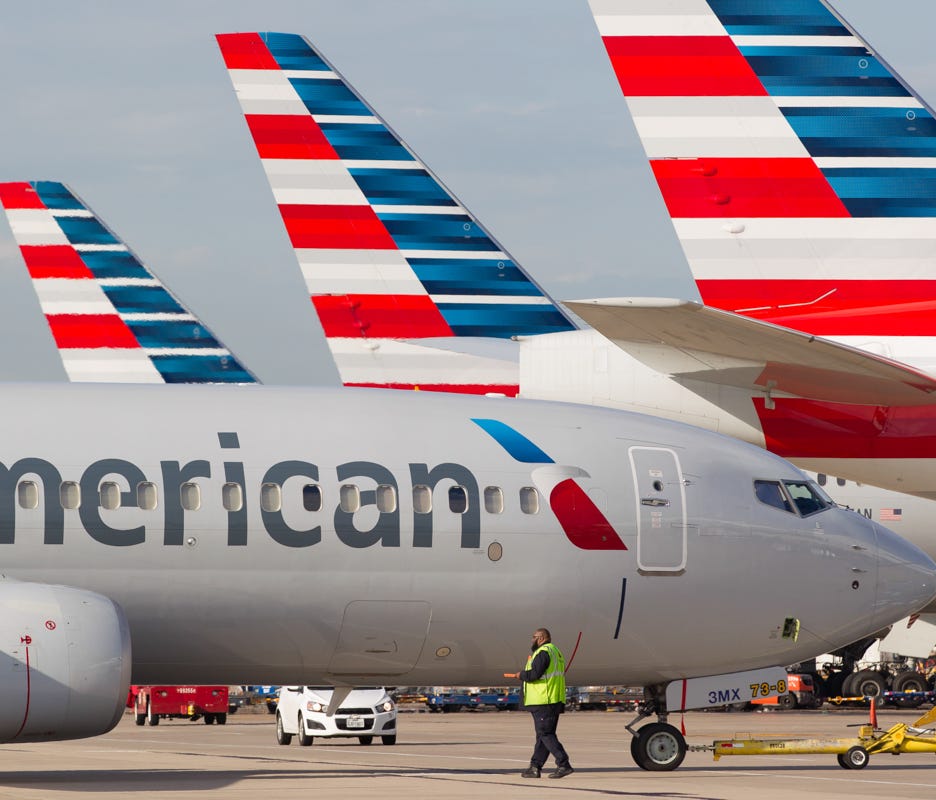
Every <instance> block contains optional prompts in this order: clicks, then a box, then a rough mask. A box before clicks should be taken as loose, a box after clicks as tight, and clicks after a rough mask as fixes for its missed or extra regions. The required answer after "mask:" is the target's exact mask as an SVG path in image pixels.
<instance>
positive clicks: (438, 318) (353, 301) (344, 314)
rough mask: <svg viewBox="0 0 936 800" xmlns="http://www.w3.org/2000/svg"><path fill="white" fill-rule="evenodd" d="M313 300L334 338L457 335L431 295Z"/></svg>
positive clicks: (335, 296)
mask: <svg viewBox="0 0 936 800" xmlns="http://www.w3.org/2000/svg"><path fill="white" fill-rule="evenodd" d="M312 303H313V305H314V306H315V310H316V312H317V313H318V317H319V321H320V322H321V323H322V328H323V330H324V331H325V336H326V337H327V338H329V339H331V338H355V339H357V338H364V337H367V338H374V339H424V338H426V337H430V336H454V334H453V333H452V329H451V328H450V327H449V326H448V323H447V322H446V321H445V318H444V317H443V316H442V313H441V312H440V311H439V309H438V307H437V306H436V304H435V303H434V302H433V301H432V299H431V298H430V297H429V296H428V295H424V294H415V295H383V294H352V295H315V296H313V297H312Z"/></svg>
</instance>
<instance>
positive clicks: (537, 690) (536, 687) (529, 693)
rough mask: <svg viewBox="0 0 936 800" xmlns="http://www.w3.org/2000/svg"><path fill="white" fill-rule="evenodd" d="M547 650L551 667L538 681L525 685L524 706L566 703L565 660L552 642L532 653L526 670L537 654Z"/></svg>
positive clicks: (547, 668)
mask: <svg viewBox="0 0 936 800" xmlns="http://www.w3.org/2000/svg"><path fill="white" fill-rule="evenodd" d="M543 650H545V651H546V652H547V653H549V666H548V667H546V672H544V673H543V677H541V678H540V679H539V680H538V681H527V682H525V683H524V684H523V705H525V706H545V705H549V704H550V703H564V702H565V699H566V685H565V659H564V658H563V657H562V653H560V652H559V648H558V647H556V645H554V644H553V643H552V642H547V643H546V644H544V645H543V646H542V647H539V648H537V650H536V652H534V653H530V657H529V658H528V659H527V663H526V668H527V669H529V668H530V665H531V664H532V663H533V659H534V658H536V656H537V654H539V653H540V652H542V651H543Z"/></svg>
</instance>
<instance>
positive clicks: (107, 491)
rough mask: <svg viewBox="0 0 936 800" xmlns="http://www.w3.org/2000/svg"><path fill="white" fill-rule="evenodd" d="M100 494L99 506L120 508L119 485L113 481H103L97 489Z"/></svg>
mask: <svg viewBox="0 0 936 800" xmlns="http://www.w3.org/2000/svg"><path fill="white" fill-rule="evenodd" d="M98 491H99V493H100V495H101V508H106V509H107V510H108V511H113V510H114V509H115V508H120V487H119V486H118V485H117V484H116V483H114V482H113V481H103V482H102V483H101V487H100V489H99V490H98Z"/></svg>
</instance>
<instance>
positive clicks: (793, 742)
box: [693, 707, 936, 769]
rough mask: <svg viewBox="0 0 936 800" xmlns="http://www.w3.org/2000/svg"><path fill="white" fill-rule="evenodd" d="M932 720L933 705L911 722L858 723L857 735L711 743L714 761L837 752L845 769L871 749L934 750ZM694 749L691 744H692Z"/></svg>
mask: <svg viewBox="0 0 936 800" xmlns="http://www.w3.org/2000/svg"><path fill="white" fill-rule="evenodd" d="M934 721H936V707H934V708H932V709H931V710H930V711H929V712H927V713H926V714H924V715H923V716H922V717H920V718H919V719H918V720H916V722H914V723H913V724H912V725H907V724H906V723H904V722H898V723H897V724H896V725H894V726H893V727H892V728H889V729H888V730H886V731H879V730H877V729H876V728H875V727H874V726H873V725H862V726H861V727H860V728H859V729H858V735H857V736H853V737H848V738H842V739H766V738H765V739H753V738H752V739H740V738H739V739H719V740H718V741H715V742H712V747H711V748H708V747H704V748H699V749H705V750H709V749H711V750H712V754H713V756H714V758H715V760H716V761H718V759H720V758H721V757H722V756H772V755H816V754H819V755H821V754H823V753H828V754H830V755H836V756H838V763H839V765H840V766H842V767H844V768H845V769H863V768H864V767H866V766H867V765H868V761H869V757H870V756H871V755H872V754H873V753H892V754H894V755H897V754H899V753H936V729H934V728H926V727H925V726H926V725H927V724H929V723H931V722H934ZM693 749H695V748H693Z"/></svg>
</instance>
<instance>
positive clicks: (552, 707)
mask: <svg viewBox="0 0 936 800" xmlns="http://www.w3.org/2000/svg"><path fill="white" fill-rule="evenodd" d="M530 650H531V651H532V652H531V654H530V657H529V658H528V659H527V663H526V669H524V670H523V671H522V672H505V673H504V677H505V678H519V679H520V680H521V681H523V705H524V707H525V708H526V710H527V711H529V712H530V713H531V714H532V715H533V730H534V731H535V733H536V745H535V746H534V748H533V755H532V756H531V758H530V766H529V767H527V769H525V770H524V771H523V772H521V773H520V776H521V777H523V778H538V777H540V774H541V773H542V769H543V765H544V764H545V763H546V759H547V758H549V754H550V753H552V757H553V758H554V759H555V761H556V769H555V770H554V771H553V772H551V773H549V777H550V778H564V777H565V776H566V775H571V774H572V772H574V770H573V769H572V765H571V764H570V763H569V756H568V754H567V753H566V751H565V748H564V747H563V746H562V743H561V742H560V741H559V739H558V738H557V737H556V727H557V726H558V724H559V715H560V714H561V713H562V712H563V711H565V697H566V686H565V659H564V658H563V657H562V653H560V652H559V648H558V647H556V645H554V644H553V643H552V637H551V636H550V635H549V631H548V630H546V628H537V629H536V632H535V633H534V634H533V641H532V643H531V646H530Z"/></svg>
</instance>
